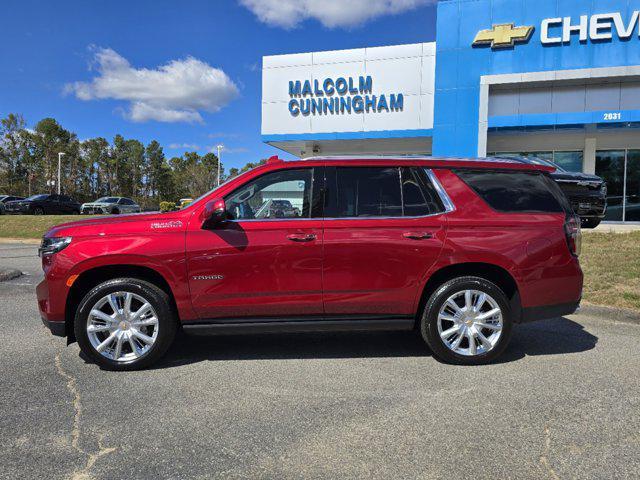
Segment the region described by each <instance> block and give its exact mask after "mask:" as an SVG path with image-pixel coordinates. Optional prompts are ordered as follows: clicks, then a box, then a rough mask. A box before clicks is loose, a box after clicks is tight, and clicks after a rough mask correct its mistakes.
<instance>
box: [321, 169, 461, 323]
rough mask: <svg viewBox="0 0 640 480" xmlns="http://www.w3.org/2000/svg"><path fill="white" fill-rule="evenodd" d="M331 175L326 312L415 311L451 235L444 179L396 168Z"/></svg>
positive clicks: (327, 213)
mask: <svg viewBox="0 0 640 480" xmlns="http://www.w3.org/2000/svg"><path fill="white" fill-rule="evenodd" d="M326 176H327V180H326V181H327V193H326V207H325V223H324V262H323V263H324V265H323V282H324V308H325V313H326V314H327V316H331V315H338V316H345V315H365V316H369V317H376V316H392V317H409V316H413V315H415V309H416V299H417V296H418V293H419V288H421V286H422V285H423V284H424V281H425V279H426V276H427V275H428V272H429V269H430V268H431V266H432V265H433V264H434V263H435V262H436V260H437V259H438V256H439V255H440V252H441V250H442V248H443V244H444V239H445V236H446V215H445V213H446V212H447V211H448V206H447V205H445V203H447V202H448V199H446V200H445V199H443V197H442V196H441V195H440V193H439V192H438V190H437V189H436V186H435V185H434V183H433V182H434V181H435V182H437V179H435V176H434V175H433V174H432V173H431V172H430V171H429V170H426V169H424V168H421V167H395V166H394V167H384V166H380V167H335V168H327V170H326ZM438 186H439V184H438Z"/></svg>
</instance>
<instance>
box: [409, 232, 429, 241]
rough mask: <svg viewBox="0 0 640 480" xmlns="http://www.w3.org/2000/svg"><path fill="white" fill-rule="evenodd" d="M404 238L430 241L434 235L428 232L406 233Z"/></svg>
mask: <svg viewBox="0 0 640 480" xmlns="http://www.w3.org/2000/svg"><path fill="white" fill-rule="evenodd" d="M402 236H403V237H404V238H407V239H409V240H429V239H430V238H433V234H432V233H428V232H405V233H403V234H402Z"/></svg>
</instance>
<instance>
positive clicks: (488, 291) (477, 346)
mask: <svg viewBox="0 0 640 480" xmlns="http://www.w3.org/2000/svg"><path fill="white" fill-rule="evenodd" d="M511 328H512V320H511V311H510V307H509V302H508V300H507V297H506V295H505V294H504V292H503V291H502V290H501V289H500V288H499V287H498V286H496V285H495V284H494V283H492V282H490V281H488V280H485V279H484V278H480V277H458V278H454V279H452V280H449V281H448V282H446V283H444V284H443V285H441V286H440V287H439V288H438V289H437V290H436V291H435V292H434V293H433V294H432V295H431V298H429V301H428V302H427V304H426V306H425V309H424V312H423V315H422V319H421V323H420V330H421V333H422V337H423V338H424V340H425V341H426V342H427V344H428V345H429V347H430V348H431V350H432V351H433V354H434V356H435V357H436V358H438V359H439V360H442V361H444V362H447V363H453V364H457V365H481V364H485V363H489V362H491V361H493V360H495V359H496V358H497V357H498V356H499V355H500V354H501V353H502V352H503V351H504V349H505V348H506V347H507V344H508V343H509V340H510V338H511Z"/></svg>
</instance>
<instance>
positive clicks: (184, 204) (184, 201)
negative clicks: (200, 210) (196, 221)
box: [178, 197, 193, 208]
mask: <svg viewBox="0 0 640 480" xmlns="http://www.w3.org/2000/svg"><path fill="white" fill-rule="evenodd" d="M192 203H193V198H190V197H188V198H181V199H180V200H178V208H185V207H188V206H189V205H191V204H192Z"/></svg>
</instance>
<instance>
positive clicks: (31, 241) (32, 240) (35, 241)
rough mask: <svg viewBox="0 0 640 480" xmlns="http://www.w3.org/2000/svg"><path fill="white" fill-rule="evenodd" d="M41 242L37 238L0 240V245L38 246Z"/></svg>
mask: <svg viewBox="0 0 640 480" xmlns="http://www.w3.org/2000/svg"><path fill="white" fill-rule="evenodd" d="M40 242H42V240H41V239H38V238H0V244H2V243H22V244H24V245H40Z"/></svg>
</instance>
